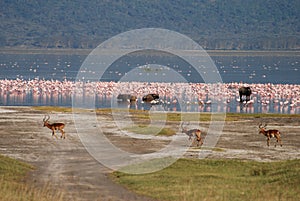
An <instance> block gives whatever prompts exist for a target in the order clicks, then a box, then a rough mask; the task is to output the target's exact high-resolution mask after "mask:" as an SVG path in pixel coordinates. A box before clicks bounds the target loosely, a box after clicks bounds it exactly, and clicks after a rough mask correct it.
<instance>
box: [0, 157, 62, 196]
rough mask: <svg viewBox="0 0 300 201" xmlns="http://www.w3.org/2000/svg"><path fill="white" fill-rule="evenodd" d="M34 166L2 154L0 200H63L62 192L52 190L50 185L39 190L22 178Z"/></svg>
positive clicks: (0, 158) (0, 160) (0, 161)
mask: <svg viewBox="0 0 300 201" xmlns="http://www.w3.org/2000/svg"><path fill="white" fill-rule="evenodd" d="M31 170H33V167H32V166H30V165H28V164H26V163H22V162H19V161H17V160H14V159H11V158H8V157H5V156H2V155H0V187H1V188H0V200H5V201H16V200H31V201H48V200H53V201H54V200H57V201H60V200H63V195H62V193H55V194H53V192H51V191H50V190H49V188H48V187H45V188H44V189H40V190H37V189H35V188H33V187H30V186H28V185H26V184H25V183H24V182H23V181H22V180H23V179H24V177H25V176H26V174H27V173H28V171H31Z"/></svg>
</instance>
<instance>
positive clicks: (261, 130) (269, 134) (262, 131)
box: [258, 124, 282, 147]
mask: <svg viewBox="0 0 300 201" xmlns="http://www.w3.org/2000/svg"><path fill="white" fill-rule="evenodd" d="M266 126H267V124H265V125H264V126H262V124H259V125H258V128H259V134H263V135H264V136H266V137H267V145H268V146H270V139H271V138H272V137H274V138H276V141H277V143H279V144H280V146H282V144H281V138H280V132H279V131H278V130H275V129H270V130H266ZM275 147H276V144H275Z"/></svg>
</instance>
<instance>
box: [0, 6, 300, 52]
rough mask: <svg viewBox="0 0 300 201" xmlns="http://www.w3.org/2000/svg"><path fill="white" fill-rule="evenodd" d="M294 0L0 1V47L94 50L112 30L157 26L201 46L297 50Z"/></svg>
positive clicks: (119, 30) (207, 47) (234, 48)
mask: <svg viewBox="0 0 300 201" xmlns="http://www.w3.org/2000/svg"><path fill="white" fill-rule="evenodd" d="M299 7H300V3H299V1H295V0H264V1H261V0H251V1H250V0H247V1H232V0H211V1H210V0H206V1H182V0H172V1H171V0H155V1H141V0H126V1H125V0H118V1H87V0H73V1H72V3H70V1H67V0H60V1H26V2H22V3H20V1H19V0H10V1H0V8H2V9H1V12H0V13H1V15H0V28H1V33H0V47H8V46H9V47H20V46H22V47H27V48H28V47H34V48H86V49H90V48H95V47H96V46H97V45H98V44H100V43H101V42H103V41H104V40H106V39H108V38H111V37H112V36H115V35H116V34H119V33H122V32H125V31H129V30H133V29H140V28H146V27H151V28H152V27H154V28H155V27H159V28H165V29H169V30H174V31H177V32H179V33H182V34H185V35H187V36H188V37H190V38H192V39H193V40H195V41H196V42H198V43H199V44H200V45H201V46H202V47H203V48H205V49H227V50H228V49H230V50H239V49H241V50H270V49H274V50H278V49H281V50H287V49H290V50H294V49H299V39H300V38H299V37H300V36H299Z"/></svg>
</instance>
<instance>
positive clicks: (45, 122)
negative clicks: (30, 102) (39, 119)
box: [43, 114, 50, 127]
mask: <svg viewBox="0 0 300 201" xmlns="http://www.w3.org/2000/svg"><path fill="white" fill-rule="evenodd" d="M49 119H50V116H49V115H48V114H47V115H45V117H44V119H43V122H44V127H45V126H47V124H48V121H49Z"/></svg>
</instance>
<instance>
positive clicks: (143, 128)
mask: <svg viewBox="0 0 300 201" xmlns="http://www.w3.org/2000/svg"><path fill="white" fill-rule="evenodd" d="M124 130H127V131H130V132H132V133H136V134H143V135H153V134H155V135H161V136H172V135H175V134H176V132H175V131H174V130H173V129H171V128H160V127H155V126H148V125H145V124H140V125H135V126H131V127H126V128H124Z"/></svg>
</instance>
